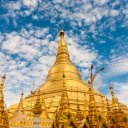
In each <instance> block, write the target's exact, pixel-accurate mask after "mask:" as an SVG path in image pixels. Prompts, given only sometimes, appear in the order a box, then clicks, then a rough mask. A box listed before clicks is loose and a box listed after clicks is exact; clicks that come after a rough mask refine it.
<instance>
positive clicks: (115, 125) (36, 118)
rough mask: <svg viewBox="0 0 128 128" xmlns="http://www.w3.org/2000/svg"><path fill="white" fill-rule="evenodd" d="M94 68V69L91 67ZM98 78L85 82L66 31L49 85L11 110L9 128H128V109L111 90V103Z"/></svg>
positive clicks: (61, 39)
mask: <svg viewBox="0 0 128 128" xmlns="http://www.w3.org/2000/svg"><path fill="white" fill-rule="evenodd" d="M91 68H93V67H91ZM93 80H94V75H92V74H91V75H90V80H89V81H88V83H86V82H84V81H83V80H82V78H81V75H80V73H79V71H78V70H77V68H76V67H75V66H74V65H73V63H72V62H71V60H70V56H69V52H68V48H67V43H66V41H65V39H64V31H63V30H61V31H60V41H59V43H58V52H57V56H56V61H55V63H54V65H53V66H52V67H51V69H50V70H49V72H48V75H47V78H46V81H45V83H43V84H42V85H41V86H40V87H39V88H38V89H37V90H36V91H32V92H31V94H29V95H28V96H27V97H25V98H24V99H23V92H22V94H21V99H20V102H19V103H18V104H14V105H12V106H10V107H9V108H8V115H9V128H21V127H22V128H39V127H40V128H128V121H127V120H128V108H127V106H126V105H124V104H122V103H120V102H119V101H118V99H117V98H116V97H115V95H114V91H113V88H112V87H110V92H111V95H112V100H111V101H110V100H108V99H107V98H106V97H105V96H104V95H103V94H101V93H100V92H99V91H98V90H95V89H94V88H93V86H92V84H93Z"/></svg>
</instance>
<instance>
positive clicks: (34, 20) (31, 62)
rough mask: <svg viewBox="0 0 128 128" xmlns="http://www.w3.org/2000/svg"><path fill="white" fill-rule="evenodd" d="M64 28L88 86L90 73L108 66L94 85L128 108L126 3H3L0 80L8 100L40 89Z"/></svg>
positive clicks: (25, 0) (111, 0) (31, 0)
mask: <svg viewBox="0 0 128 128" xmlns="http://www.w3.org/2000/svg"><path fill="white" fill-rule="evenodd" d="M61 26H62V27H63V29H64V31H65V38H66V41H67V44H68V49H69V53H70V57H71V60H72V62H73V63H74V65H75V66H76V67H77V68H78V69H79V71H80V73H81V75H82V78H83V80H84V81H87V79H88V77H89V68H90V66H91V64H94V66H95V69H94V72H95V71H97V70H98V69H100V68H101V67H105V70H104V71H102V72H101V73H100V74H99V75H98V76H97V78H96V79H95V82H94V86H95V88H97V89H98V90H99V91H100V92H102V93H103V94H105V93H106V95H107V96H108V97H109V98H110V93H109V86H110V85H112V86H113V87H114V90H115V93H116V96H117V97H118V98H119V100H120V101H122V102H123V103H125V104H128V100H127V101H126V98H127V95H128V93H127V90H128V2H127V0H72V1H71V0H52V1H46V0H1V1H0V60H1V61H0V76H2V75H3V74H4V72H6V74H7V79H6V83H5V89H4V94H5V101H6V102H7V104H8V106H9V105H11V104H13V103H15V102H18V101H19V98H20V93H21V91H22V89H23V90H24V92H25V96H26V95H27V94H29V92H30V91H31V90H32V84H33V83H35V89H36V88H38V87H39V85H41V84H42V83H43V82H44V81H45V78H46V76H47V73H48V70H49V69H50V67H51V66H52V65H53V64H54V61H55V56H56V52H57V44H58V41H59V34H58V33H59V30H60V27H61Z"/></svg>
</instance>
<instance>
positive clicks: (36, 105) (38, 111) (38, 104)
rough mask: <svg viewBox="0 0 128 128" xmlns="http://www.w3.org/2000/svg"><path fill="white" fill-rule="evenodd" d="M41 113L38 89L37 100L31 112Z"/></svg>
mask: <svg viewBox="0 0 128 128" xmlns="http://www.w3.org/2000/svg"><path fill="white" fill-rule="evenodd" d="M41 113H42V108H41V103H40V90H39V91H38V96H37V100H36V103H35V106H34V108H33V114H35V115H38V116H39V115H40V114H41Z"/></svg>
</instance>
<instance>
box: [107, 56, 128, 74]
mask: <svg viewBox="0 0 128 128" xmlns="http://www.w3.org/2000/svg"><path fill="white" fill-rule="evenodd" d="M127 65H128V57H127V55H126V56H119V57H117V58H113V59H112V60H111V62H110V63H109V69H108V74H107V75H110V76H113V75H114V76H116V75H122V74H125V73H128V67H127Z"/></svg>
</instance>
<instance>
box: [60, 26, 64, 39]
mask: <svg viewBox="0 0 128 128" xmlns="http://www.w3.org/2000/svg"><path fill="white" fill-rule="evenodd" d="M60 37H64V30H63V29H62V27H61V28H60Z"/></svg>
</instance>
